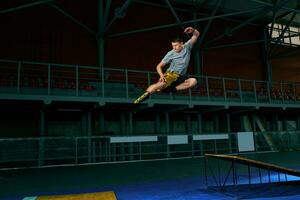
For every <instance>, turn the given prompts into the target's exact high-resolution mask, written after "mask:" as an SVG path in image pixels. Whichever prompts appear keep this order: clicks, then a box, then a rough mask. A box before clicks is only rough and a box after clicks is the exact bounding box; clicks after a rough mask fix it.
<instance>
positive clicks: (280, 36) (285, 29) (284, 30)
mask: <svg viewBox="0 0 300 200" xmlns="http://www.w3.org/2000/svg"><path fill="white" fill-rule="evenodd" d="M296 15H297V13H295V12H294V13H293V15H292V16H291V18H290V20H289V22H288V23H287V24H286V25H285V27H284V29H283V30H282V32H281V34H280V35H279V37H278V39H277V40H276V41H275V44H274V45H273V46H272V47H271V49H270V52H269V56H271V55H272V52H273V50H274V48H275V47H276V46H277V44H278V43H279V41H280V40H281V39H282V37H283V36H284V34H285V32H286V31H287V29H288V28H289V26H290V25H291V23H292V21H293V20H294V18H295V17H296Z"/></svg>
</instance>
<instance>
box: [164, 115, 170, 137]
mask: <svg viewBox="0 0 300 200" xmlns="http://www.w3.org/2000/svg"><path fill="white" fill-rule="evenodd" d="M165 123H166V133H167V134H169V133H170V118H169V113H168V112H166V113H165Z"/></svg>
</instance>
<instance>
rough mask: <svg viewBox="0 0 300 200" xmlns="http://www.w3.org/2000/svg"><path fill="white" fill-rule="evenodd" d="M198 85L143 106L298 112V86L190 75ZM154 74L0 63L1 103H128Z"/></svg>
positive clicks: (162, 95) (155, 96) (157, 96)
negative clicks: (249, 108) (202, 106)
mask: <svg viewBox="0 0 300 200" xmlns="http://www.w3.org/2000/svg"><path fill="white" fill-rule="evenodd" d="M194 77H196V78H197V79H198V86H197V87H196V88H193V89H189V90H186V91H182V92H177V93H157V94H153V95H151V97H150V99H149V100H147V101H145V102H144V103H145V104H148V105H149V106H153V105H154V104H161V105H163V104H178V105H188V106H189V107H193V106H197V105H222V106H253V107H282V108H288V107H291V108H292V107H299V106H300V83H296V82H286V81H276V82H275V81H274V82H267V81H257V80H245V79H238V78H226V77H212V76H198V77H197V76H194ZM157 80H158V75H157V73H156V72H150V71H137V70H129V69H124V68H123V69H115V68H114V69H112V68H99V67H91V66H79V65H62V64H50V63H39V62H24V61H11V60H0V99H6V100H41V101H44V102H45V103H51V102H52V101H77V102H96V103H99V104H101V105H105V104H106V103H126V104H128V103H132V102H133V100H134V99H135V98H137V97H138V96H139V95H141V94H142V93H143V92H144V90H145V89H146V88H147V86H148V85H149V84H151V83H154V82H156V81H157Z"/></svg>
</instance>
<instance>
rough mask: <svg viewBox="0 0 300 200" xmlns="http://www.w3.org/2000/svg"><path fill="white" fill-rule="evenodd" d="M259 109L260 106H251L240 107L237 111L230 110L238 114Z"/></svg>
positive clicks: (233, 113)
mask: <svg viewBox="0 0 300 200" xmlns="http://www.w3.org/2000/svg"><path fill="white" fill-rule="evenodd" d="M257 110H259V107H258V106H255V107H250V108H239V109H238V110H236V111H232V112H230V115H236V114H241V113H248V112H252V111H257Z"/></svg>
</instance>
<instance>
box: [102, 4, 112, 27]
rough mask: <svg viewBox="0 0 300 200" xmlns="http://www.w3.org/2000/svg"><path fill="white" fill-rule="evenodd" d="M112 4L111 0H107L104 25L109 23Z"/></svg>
mask: <svg viewBox="0 0 300 200" xmlns="http://www.w3.org/2000/svg"><path fill="white" fill-rule="evenodd" d="M110 5H111V0H107V1H106V7H105V11H104V18H103V25H104V26H105V24H106V23H107V20H108V15H109V10H110Z"/></svg>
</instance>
